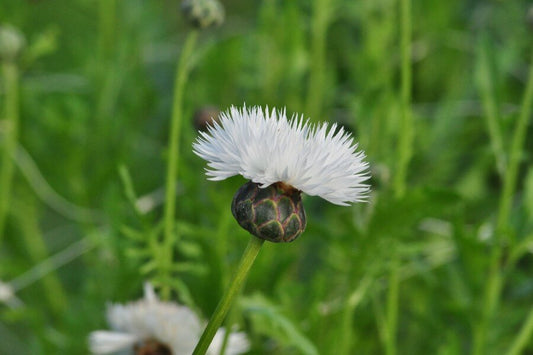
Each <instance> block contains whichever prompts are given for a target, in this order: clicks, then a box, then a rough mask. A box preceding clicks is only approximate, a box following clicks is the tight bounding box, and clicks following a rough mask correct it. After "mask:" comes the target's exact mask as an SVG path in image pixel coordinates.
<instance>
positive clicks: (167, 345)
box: [89, 283, 249, 355]
mask: <svg viewBox="0 0 533 355" xmlns="http://www.w3.org/2000/svg"><path fill="white" fill-rule="evenodd" d="M107 319H108V322H109V325H110V326H111V328H112V329H113V330H112V331H106V330H98V331H94V332H92V333H91V334H90V336H89V347H90V350H91V352H92V353H93V354H110V353H115V352H118V351H124V350H125V351H126V353H130V354H134V353H135V354H169V355H170V354H172V355H190V354H192V352H193V350H194V347H195V346H196V343H197V342H198V340H199V339H200V335H201V333H202V331H203V328H204V323H203V322H202V321H200V319H199V318H198V317H197V316H196V315H195V314H194V312H192V311H191V310H190V309H189V308H187V307H185V306H180V305H178V304H176V303H173V302H163V301H160V300H159V299H158V298H157V296H156V294H155V292H154V290H153V288H152V286H151V285H150V284H148V283H147V284H145V286H144V299H141V300H139V301H136V302H131V303H128V304H125V305H122V304H111V305H109V306H108V308H107ZM224 334H225V330H224V329H223V328H221V329H220V330H219V331H218V332H217V334H216V336H215V339H214V341H213V343H212V344H211V346H210V347H209V350H208V351H207V353H208V354H213V355H214V354H217V355H218V354H219V353H220V349H221V347H222V343H223V339H224ZM248 349H249V343H248V340H247V339H246V336H245V335H244V333H235V334H230V336H229V339H228V345H227V347H226V354H228V355H237V354H242V353H244V352H246V351H248Z"/></svg>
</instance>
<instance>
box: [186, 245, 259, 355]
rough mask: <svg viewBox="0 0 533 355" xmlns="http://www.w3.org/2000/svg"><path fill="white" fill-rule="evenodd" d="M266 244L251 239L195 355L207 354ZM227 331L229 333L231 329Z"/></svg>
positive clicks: (197, 346) (195, 350)
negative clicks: (262, 247)
mask: <svg viewBox="0 0 533 355" xmlns="http://www.w3.org/2000/svg"><path fill="white" fill-rule="evenodd" d="M264 242H265V241H264V240H263V239H259V238H256V237H254V236H251V237H250V241H249V242H248V246H247V247H246V250H245V251H244V253H243V255H242V257H241V261H240V263H239V266H238V267H237V270H236V271H235V275H234V276H233V280H232V281H231V283H230V285H229V289H228V290H227V291H226V294H225V295H224V296H223V297H222V299H221V300H220V302H219V303H218V306H217V308H216V309H215V312H214V313H213V316H212V317H211V320H209V323H208V324H207V327H206V328H205V330H204V333H203V334H202V337H201V338H200V341H199V342H198V344H197V345H196V348H195V349H194V352H193V355H203V354H205V353H206V351H207V349H208V348H209V344H211V341H212V340H213V337H214V336H215V334H216V332H217V330H218V328H220V325H221V324H222V322H223V321H224V318H225V317H226V314H227V313H228V311H229V309H230V307H231V305H232V303H233V299H234V298H235V296H236V295H237V294H238V293H239V291H240V289H241V288H242V285H243V283H244V281H245V280H246V277H247V276H248V272H249V271H250V268H251V267H252V264H253V263H254V261H255V258H256V257H257V254H259V251H260V250H261V246H262V245H263V243H264ZM227 331H229V329H228V330H227Z"/></svg>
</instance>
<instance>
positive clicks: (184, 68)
mask: <svg viewBox="0 0 533 355" xmlns="http://www.w3.org/2000/svg"><path fill="white" fill-rule="evenodd" d="M197 37H198V32H197V31H196V30H192V31H191V32H189V34H188V35H187V39H186V40H185V44H184V46H183V49H182V52H181V55H180V58H179V61H178V66H177V68H176V77H175V82H174V98H173V102H172V117H171V122H170V136H169V148H168V158H167V176H166V191H165V211H164V217H163V218H164V226H165V228H164V240H163V250H164V253H165V256H164V259H163V260H161V263H162V266H163V269H164V270H166V272H169V271H170V267H171V265H172V250H173V244H174V243H175V236H174V218H175V216H174V214H175V211H176V180H177V176H178V161H179V155H180V152H179V143H180V131H181V121H182V104H183V93H184V87H185V83H186V81H187V77H188V74H189V60H190V57H191V54H192V52H193V50H194V46H195V43H196V39H197ZM161 293H162V297H163V298H164V299H168V298H169V297H170V287H169V286H168V285H166V286H164V287H163V288H162V290H161Z"/></svg>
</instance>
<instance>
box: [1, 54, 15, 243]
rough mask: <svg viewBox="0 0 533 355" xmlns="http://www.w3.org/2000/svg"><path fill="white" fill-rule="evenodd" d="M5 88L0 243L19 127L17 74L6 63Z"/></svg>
mask: <svg viewBox="0 0 533 355" xmlns="http://www.w3.org/2000/svg"><path fill="white" fill-rule="evenodd" d="M2 74H3V77H4V87H5V101H4V102H5V111H4V112H5V113H4V115H5V116H4V119H3V121H4V124H3V126H4V127H3V130H4V134H3V144H2V145H3V147H2V148H3V149H2V160H1V163H2V164H1V169H0V242H1V240H2V238H3V235H4V227H5V221H6V216H7V210H8V207H9V198H10V195H11V183H12V180H13V171H14V165H13V156H14V154H15V150H16V148H17V140H18V126H19V102H18V101H19V98H18V92H19V74H18V69H17V65H16V64H15V63H13V62H9V61H6V62H4V63H3V64H2Z"/></svg>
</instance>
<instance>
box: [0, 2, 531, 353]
mask: <svg viewBox="0 0 533 355" xmlns="http://www.w3.org/2000/svg"><path fill="white" fill-rule="evenodd" d="M406 4H408V3H407V1H406V0H398V1H394V0H375V1H370V0H330V1H328V0H312V1H304V0H299V1H276V0H262V1H234V0H233V1H230V0H228V1H224V2H223V5H224V7H225V12H226V19H225V22H224V24H223V25H222V26H221V27H219V28H217V29H207V30H203V31H201V32H200V34H199V38H198V42H197V44H196V46H195V48H194V51H193V54H192V58H191V65H190V75H189V78H188V80H187V82H186V83H185V89H184V100H183V122H182V130H181V141H180V156H179V163H178V164H179V165H178V188H177V196H176V216H175V217H176V226H177V228H176V235H177V236H179V239H177V241H176V242H175V243H173V253H174V264H173V267H172V268H171V269H170V270H166V269H165V270H162V269H161V268H162V266H161V263H158V259H159V258H160V257H161V254H160V250H157V248H156V249H154V248H153V245H158V244H160V243H161V239H162V236H161V235H162V233H161V230H162V224H161V220H162V216H163V210H164V206H163V204H164V186H165V175H166V169H167V167H166V162H167V158H168V135H169V126H170V117H171V110H172V101H173V90H174V75H175V70H176V67H177V62H178V58H179V55H180V53H181V52H182V48H183V44H184V41H185V38H186V36H187V35H188V33H190V31H191V28H190V26H189V25H188V24H187V23H186V21H185V20H184V18H183V16H182V14H181V12H180V3H179V1H178V0H173V1H171V0H151V1H146V0H145V1H142V0H124V1H117V0H100V1H97V0H71V1H59V0H2V1H1V2H0V25H7V24H9V25H11V26H14V27H16V28H17V29H18V30H19V31H20V32H21V33H22V34H23V35H24V37H25V38H26V46H25V49H24V50H23V51H22V52H21V54H20V56H18V57H17V58H16V59H14V60H13V61H10V62H9V64H6V60H3V62H2V65H3V66H4V69H5V67H6V65H9V66H11V67H13V66H14V67H16V68H17V70H18V73H19V81H18V82H19V90H18V92H19V97H18V103H17V107H19V110H20V117H19V127H18V137H17V139H16V142H15V143H16V144H15V147H16V149H14V153H13V154H12V156H11V157H10V159H6V158H5V154H4V153H3V154H4V155H3V157H4V159H3V160H2V161H1V164H2V165H1V166H0V169H3V170H4V171H5V169H7V168H6V166H9V165H10V164H11V163H12V164H13V165H12V166H13V175H12V179H11V185H10V187H9V191H7V192H6V191H5V190H4V196H7V195H6V194H9V195H8V197H7V198H8V201H9V203H8V205H7V209H6V211H5V226H4V227H3V229H4V230H3V236H1V237H0V281H2V282H4V283H8V284H9V285H11V286H12V287H13V288H14V289H15V291H16V293H15V296H14V297H12V298H10V299H7V300H5V301H4V302H3V303H0V354H83V353H87V352H88V350H87V340H86V339H87V335H88V334H89V332H90V331H92V330H96V329H105V328H106V327H107V325H106V319H105V305H106V303H107V302H127V301H130V300H135V299H137V298H140V297H141V291H142V283H143V281H145V280H151V281H152V282H154V284H155V285H156V286H157V287H161V286H164V287H168V288H170V289H171V291H172V292H171V298H172V299H173V300H176V301H178V302H180V303H184V304H187V305H188V306H190V307H193V308H194V309H195V310H196V311H197V312H198V314H201V315H202V316H203V317H204V318H206V319H207V318H208V317H209V316H210V315H211V313H212V311H213V310H214V308H215V307H216V304H217V302H218V300H219V298H220V296H221V295H222V292H223V291H224V289H225V287H226V286H227V283H228V280H229V278H230V277H231V273H232V270H233V269H234V267H235V265H236V263H237V262H238V260H239V257H240V255H241V253H242V251H243V250H244V247H245V245H246V242H247V239H248V236H247V232H245V231H244V230H242V229H240V228H239V226H238V224H237V223H236V222H235V221H234V220H233V217H232V216H231V211H230V203H231V199H232V196H233V194H234V192H235V191H236V190H237V189H238V187H239V186H240V185H241V184H242V183H244V179H242V178H241V177H234V178H231V179H228V180H226V181H222V182H210V181H207V180H206V179H205V175H204V167H205V163H204V162H203V161H202V160H201V159H200V158H198V157H197V156H195V155H194V154H193V153H192V148H191V144H192V142H193V141H194V139H195V138H196V136H197V131H196V129H195V127H194V125H193V117H194V113H195V112H196V111H197V110H199V109H201V108H204V107H206V106H215V107H218V108H219V109H221V110H226V109H227V108H228V107H229V106H231V105H236V106H242V105H243V104H244V103H246V105H248V106H251V105H262V106H265V105H268V106H269V107H279V108H282V107H286V108H287V112H288V113H303V114H304V116H306V117H310V118H311V120H312V121H314V122H321V121H329V122H339V123H341V124H343V125H344V126H345V127H346V129H348V130H350V131H351V132H353V133H354V135H355V137H356V140H357V141H358V142H359V144H360V145H359V146H360V148H361V149H363V150H364V151H365V152H366V154H367V156H368V161H369V163H370V165H371V170H372V179H371V182H370V183H371V185H372V190H373V192H372V197H371V199H370V202H369V203H367V204H357V205H354V206H352V207H340V206H335V205H331V204H329V203H327V202H325V201H323V200H321V199H319V198H317V197H305V199H304V204H305V206H306V210H307V216H308V227H307V230H306V232H305V233H304V234H303V236H301V237H300V238H299V239H297V240H296V241H295V242H293V243H291V244H286V245H285V244H271V243H267V244H266V245H265V246H264V247H263V250H262V251H261V254H260V255H259V257H258V259H257V261H256V264H255V265H254V267H253V269H252V271H251V274H250V278H249V280H248V282H247V285H246V288H245V290H244V292H243V295H242V297H241V299H240V301H239V302H238V303H237V305H236V306H235V308H234V311H233V312H232V315H231V317H230V319H231V320H232V322H234V323H237V324H238V326H239V328H240V329H242V330H244V331H246V332H247V334H248V335H249V338H250V340H251V343H252V348H251V350H250V354H381V353H387V354H395V353H398V354H470V353H475V354H505V353H509V354H518V353H525V354H530V353H533V340H531V333H532V329H533V312H532V310H533V276H532V275H533V255H532V252H533V218H532V217H533V169H532V165H531V162H532V156H531V151H532V148H533V139H531V137H532V133H533V129H532V125H531V123H530V120H529V116H530V111H529V110H530V108H531V97H530V96H531V95H528V94H527V87H528V82H529V81H530V80H531V79H529V75H530V74H529V66H530V63H531V52H532V51H533V46H532V45H533V43H532V38H533V32H532V31H533V15H530V17H529V20H528V9H529V5H530V4H529V2H527V1H520V0H513V1H496V0H494V1H475V0H470V1H462V0H448V1H442V0H425V1H421V0H413V3H412V8H411V9H410V10H409V11H408V13H410V15H411V16H410V18H408V17H407V18H406V17H405V14H404V15H402V11H401V8H402V6H404V5H406ZM402 19H403V20H405V21H404V22H403V23H404V25H402ZM405 24H408V25H410V26H411V28H412V41H408V43H407V45H409V44H410V48H409V47H407V46H406V45H405V44H404V46H402V45H401V37H402V35H401V34H402V33H404V34H405V33H406V32H402V31H403V30H405V28H406V27H405ZM407 33H408V32H407ZM406 38H407V39H408V36H407V37H404V39H406ZM402 49H403V50H407V52H406V53H407V54H409V55H408V56H407V62H406V61H405V58H406V57H405V56H402ZM402 63H403V68H404V69H403V70H404V71H403V74H402ZM405 64H408V65H409V67H410V68H411V69H412V72H411V73H409V71H405V70H406V66H405ZM7 72H8V71H7V70H4V71H3V75H2V91H1V96H0V99H1V101H0V105H1V106H0V109H1V110H2V111H1V112H2V121H1V122H0V138H1V139H2V140H1V141H0V142H1V143H2V147H1V148H2V150H3V151H5V150H6V149H8V148H6V147H7V145H8V144H7V143H6V142H8V141H9V138H8V135H9V133H8V132H9V129H7V128H6V127H9V124H8V123H7V122H8V118H7V116H9V112H8V113H7V114H6V113H5V108H7V107H9V102H8V101H9V99H8V97H9V90H10V89H9V85H7V84H6V83H8V82H9V79H8V76H9V74H6V73H7ZM409 81H411V82H412V89H411V86H410V85H409ZM402 87H403V89H402ZM402 90H403V93H404V94H405V93H406V92H411V94H412V97H411V98H410V97H409V96H405V95H404V96H402ZM517 127H518V128H517ZM402 147H407V148H406V149H404V148H402ZM405 152H407V153H405ZM8 156H9V155H8ZM402 159H404V160H402ZM10 162H11V163H10ZM402 166H403V167H407V169H406V175H405V177H402V176H401V174H402V173H401V169H402ZM509 172H510V173H509ZM398 174H400V177H399V178H398ZM513 174H515V176H514V177H513ZM514 181H516V183H513V182H514ZM3 198H5V197H3ZM1 233H2V231H0V234H1ZM530 312H531V313H530Z"/></svg>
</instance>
